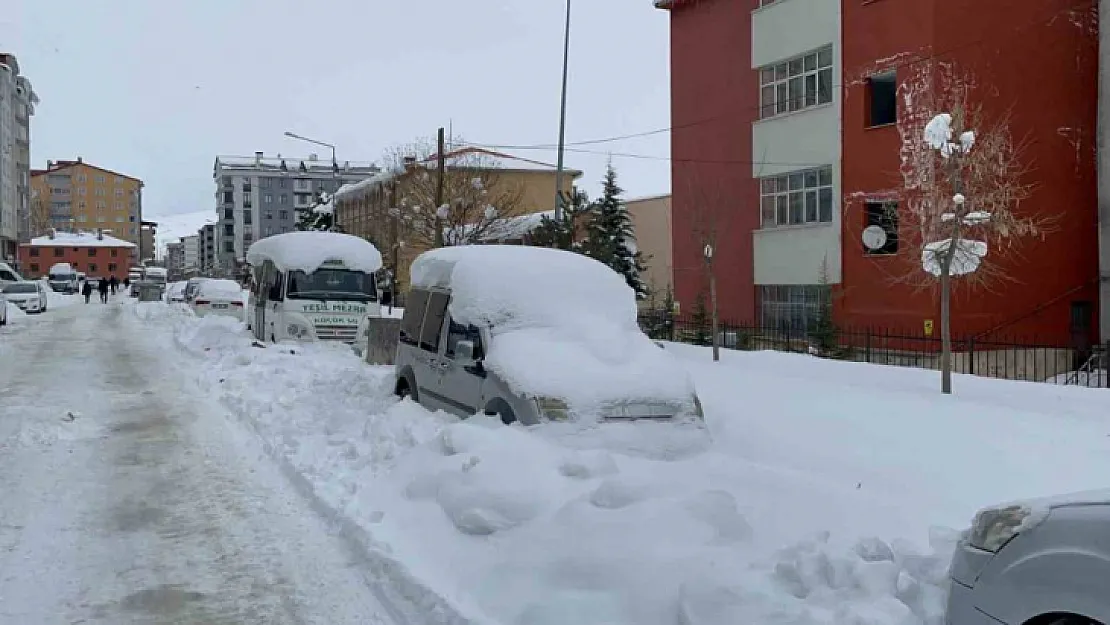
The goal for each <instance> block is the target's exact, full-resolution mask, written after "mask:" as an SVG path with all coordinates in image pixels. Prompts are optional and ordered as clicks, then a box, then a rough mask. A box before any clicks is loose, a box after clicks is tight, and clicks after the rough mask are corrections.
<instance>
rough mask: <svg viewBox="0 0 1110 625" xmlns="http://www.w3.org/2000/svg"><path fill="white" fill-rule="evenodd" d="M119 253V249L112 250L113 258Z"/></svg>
mask: <svg viewBox="0 0 1110 625" xmlns="http://www.w3.org/2000/svg"><path fill="white" fill-rule="evenodd" d="M118 254H119V250H112V258H115V257H116V256H117V255H118Z"/></svg>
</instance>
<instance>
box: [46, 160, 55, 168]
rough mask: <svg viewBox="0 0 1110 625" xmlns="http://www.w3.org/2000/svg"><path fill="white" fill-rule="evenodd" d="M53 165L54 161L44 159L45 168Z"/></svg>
mask: <svg viewBox="0 0 1110 625" xmlns="http://www.w3.org/2000/svg"><path fill="white" fill-rule="evenodd" d="M53 166H54V161H46V168H47V169H50V168H51V167H53Z"/></svg>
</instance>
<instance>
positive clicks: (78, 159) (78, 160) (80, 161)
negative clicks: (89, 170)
mask: <svg viewBox="0 0 1110 625" xmlns="http://www.w3.org/2000/svg"><path fill="white" fill-rule="evenodd" d="M77 162H78V163H84V162H85V161H84V160H82V159H81V157H80V156H78V157H77Z"/></svg>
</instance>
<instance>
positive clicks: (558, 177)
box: [555, 0, 570, 221]
mask: <svg viewBox="0 0 1110 625" xmlns="http://www.w3.org/2000/svg"><path fill="white" fill-rule="evenodd" d="M569 61H570V0H567V24H566V28H565V29H564V31H563V95H562V102H561V103H560V105H559V157H558V161H557V163H556V165H555V221H559V220H560V219H562V217H563V149H564V148H565V146H566V131H567V69H568V68H569Z"/></svg>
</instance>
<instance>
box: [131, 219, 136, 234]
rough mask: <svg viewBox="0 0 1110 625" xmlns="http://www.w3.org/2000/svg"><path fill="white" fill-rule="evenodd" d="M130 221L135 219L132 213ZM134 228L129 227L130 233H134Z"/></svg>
mask: <svg viewBox="0 0 1110 625" xmlns="http://www.w3.org/2000/svg"><path fill="white" fill-rule="evenodd" d="M131 221H135V216H134V215H131ZM134 230H135V229H134V228H132V229H131V231H132V234H134Z"/></svg>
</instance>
